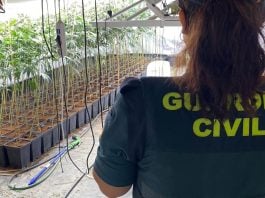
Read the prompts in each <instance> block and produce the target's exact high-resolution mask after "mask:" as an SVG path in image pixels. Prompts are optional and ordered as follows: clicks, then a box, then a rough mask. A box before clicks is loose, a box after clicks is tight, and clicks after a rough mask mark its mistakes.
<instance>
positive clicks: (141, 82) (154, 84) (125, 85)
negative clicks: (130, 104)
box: [120, 77, 179, 95]
mask: <svg viewBox="0 0 265 198" xmlns="http://www.w3.org/2000/svg"><path fill="white" fill-rule="evenodd" d="M177 82H178V79H177V78H176V77H141V78H136V77H129V78H126V79H125V80H124V81H123V82H122V84H121V86H120V93H121V94H123V95H126V94H127V93H130V92H134V91H136V90H141V91H146V90H150V89H152V90H155V89H163V88H169V87H174V88H177V87H179V86H178V83H177Z"/></svg>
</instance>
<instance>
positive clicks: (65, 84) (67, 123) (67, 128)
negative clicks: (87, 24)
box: [56, 35, 84, 173]
mask: <svg viewBox="0 0 265 198" xmlns="http://www.w3.org/2000/svg"><path fill="white" fill-rule="evenodd" d="M56 41H57V43H58V46H59V50H60V53H61V61H62V68H63V77H64V86H63V102H64V108H65V114H66V133H68V132H69V131H70V120H69V114H68V107H67V99H66V95H67V91H66V88H67V87H68V85H67V78H66V68H65V63H64V58H63V49H62V43H61V38H60V36H59V35H57V37H56ZM61 128H62V131H63V126H62V127H61ZM66 145H67V155H68V157H69V159H70V161H71V162H72V164H73V165H74V166H75V167H76V169H77V170H79V171H80V172H81V173H84V172H83V171H82V170H81V169H80V168H79V167H78V166H77V165H76V163H75V162H74V161H73V159H72V157H71V155H70V153H69V148H68V145H69V141H68V138H67V137H66Z"/></svg>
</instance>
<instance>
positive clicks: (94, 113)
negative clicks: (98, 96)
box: [91, 100, 100, 119]
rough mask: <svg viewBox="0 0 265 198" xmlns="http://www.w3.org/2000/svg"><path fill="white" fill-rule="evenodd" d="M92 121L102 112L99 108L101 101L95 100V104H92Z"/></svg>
mask: <svg viewBox="0 0 265 198" xmlns="http://www.w3.org/2000/svg"><path fill="white" fill-rule="evenodd" d="M91 105H92V117H91V118H92V119H93V118H95V117H96V116H97V115H98V114H99V111H100V109H99V108H100V107H99V100H95V101H94V102H92V104H91Z"/></svg>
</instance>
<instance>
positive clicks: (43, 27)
mask: <svg viewBox="0 0 265 198" xmlns="http://www.w3.org/2000/svg"><path fill="white" fill-rule="evenodd" d="M46 5H47V16H48V24H49V26H48V27H49V28H48V31H49V42H50V46H49V44H48V41H47V38H46V35H45V23H44V1H43V0H41V14H42V17H41V18H42V33H43V38H44V41H45V44H46V46H47V48H48V51H49V53H50V55H51V60H52V66H53V68H52V75H53V78H52V79H53V89H54V95H55V110H56V124H57V128H58V131H60V128H59V109H58V100H57V89H56V81H55V67H54V59H55V57H54V55H53V53H52V50H51V47H52V40H51V28H50V17H49V6H48V0H46ZM55 16H56V13H55ZM58 136H59V137H58V139H60V133H58ZM60 147H61V146H60V141H59V151H58V153H60V152H61V150H60ZM60 164H61V169H62V172H63V166H62V163H61V158H60Z"/></svg>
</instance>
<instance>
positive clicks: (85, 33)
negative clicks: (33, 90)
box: [82, 0, 96, 174]
mask: <svg viewBox="0 0 265 198" xmlns="http://www.w3.org/2000/svg"><path fill="white" fill-rule="evenodd" d="M82 19H83V28H84V44H85V74H86V90H85V106H86V115H88V120H89V126H90V129H91V135H92V146H91V149H90V150H89V152H88V155H87V159H86V165H87V173H88V174H89V171H90V167H89V164H88V160H89V158H90V155H91V153H92V151H93V149H94V146H95V142H96V141H95V135H94V130H93V127H92V123H91V116H90V113H89V111H88V107H87V90H88V84H89V82H88V64H87V27H86V19H85V5H84V0H82Z"/></svg>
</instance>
